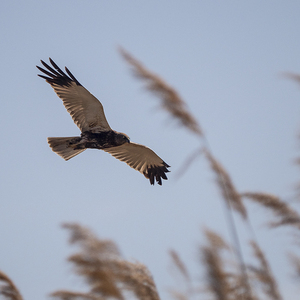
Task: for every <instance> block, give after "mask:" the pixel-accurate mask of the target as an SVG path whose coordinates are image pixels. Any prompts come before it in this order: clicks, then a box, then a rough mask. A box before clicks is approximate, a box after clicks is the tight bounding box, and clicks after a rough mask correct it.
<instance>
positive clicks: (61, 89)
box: [37, 59, 169, 185]
mask: <svg viewBox="0 0 300 300" xmlns="http://www.w3.org/2000/svg"><path fill="white" fill-rule="evenodd" d="M41 62H42V64H43V65H44V67H46V69H47V70H45V69H43V68H41V67H38V66H37V68H38V69H39V70H40V71H42V72H43V73H45V74H46V75H47V76H48V77H46V76H44V75H39V76H40V77H42V78H44V79H46V81H47V82H48V83H49V84H50V85H51V86H52V87H53V89H54V91H55V92H56V94H57V95H58V96H59V97H60V98H61V99H62V101H63V104H64V106H65V107H66V109H67V111H68V112H69V113H70V114H71V116H72V119H73V121H74V122H75V124H76V125H77V126H78V127H79V129H80V130H81V135H80V136H77V137H50V138H48V143H49V145H50V147H51V148H52V150H53V151H54V152H56V153H57V154H58V155H60V156H61V157H62V158H63V159H65V160H69V159H70V158H72V157H74V156H76V155H78V154H79V153H81V152H83V151H84V150H86V149H88V148H91V149H100V150H104V151H105V152H108V153H110V154H111V155H113V156H114V157H115V158H117V159H119V160H121V161H124V162H126V163H127V164H128V165H129V166H130V167H132V168H134V169H136V170H137V171H139V172H141V173H142V174H144V176H145V177H146V178H148V179H149V180H150V183H151V184H154V182H155V179H156V181H157V183H158V184H160V185H161V184H162V182H161V178H163V179H167V176H166V174H165V173H166V172H169V170H168V169H167V168H168V167H169V165H168V164H166V163H165V162H164V161H163V160H162V159H161V158H160V157H159V156H157V154H156V153H155V152H153V151H152V150H151V149H149V148H148V147H146V146H143V145H140V144H136V143H131V142H130V139H129V137H128V136H127V135H126V134H124V133H120V132H117V131H115V130H112V129H111V128H110V126H109V124H108V122H107V120H106V117H105V114H104V110H103V106H102V104H101V103H100V101H99V100H98V99H97V98H96V97H94V96H93V95H92V94H91V93H90V92H89V91H88V90H86V89H85V88H84V87H83V86H82V85H81V84H80V83H79V82H78V81H77V79H76V78H75V77H74V76H73V74H72V73H71V72H70V71H69V70H68V69H67V68H66V72H67V74H68V75H69V76H68V75H66V74H65V73H64V72H63V71H62V70H61V69H60V68H59V67H58V66H57V65H56V64H55V63H54V62H53V60H51V59H50V62H51V64H52V66H53V67H54V69H53V68H52V67H50V66H49V65H48V64H46V63H45V62H43V61H41Z"/></svg>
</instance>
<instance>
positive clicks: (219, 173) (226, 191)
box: [205, 151, 247, 219]
mask: <svg viewBox="0 0 300 300" xmlns="http://www.w3.org/2000/svg"><path fill="white" fill-rule="evenodd" d="M205 153H206V157H207V159H208V161H209V162H210V165H211V169H212V170H213V171H214V172H215V174H216V181H217V184H218V187H219V188H220V190H221V193H222V195H223V198H224V199H225V200H226V201H227V203H228V205H230V207H233V208H234V209H235V210H236V211H237V212H238V213H239V214H240V215H241V216H242V217H243V218H244V219H247V210H246V208H245V206H244V204H243V202H242V198H241V196H240V194H239V193H238V192H237V190H236V188H235V186H234V184H233V182H232V180H231V178H230V176H229V174H228V173H227V171H226V170H225V169H224V168H223V166H222V165H221V164H220V163H219V162H218V161H217V160H216V159H215V158H214V157H213V155H212V154H211V153H210V152H208V151H206V152H205Z"/></svg>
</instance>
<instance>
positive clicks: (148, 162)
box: [103, 143, 169, 185]
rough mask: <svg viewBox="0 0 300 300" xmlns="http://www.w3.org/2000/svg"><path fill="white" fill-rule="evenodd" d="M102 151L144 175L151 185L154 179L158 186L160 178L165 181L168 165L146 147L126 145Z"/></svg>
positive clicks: (133, 144) (132, 144)
mask: <svg viewBox="0 0 300 300" xmlns="http://www.w3.org/2000/svg"><path fill="white" fill-rule="evenodd" d="M103 150H104V151H105V152H108V153H109V154H111V155H112V156H114V157H115V158H117V159H119V160H121V161H124V162H125V163H127V164H128V165H129V166H130V167H132V168H133V169H135V170H137V171H139V172H141V173H142V174H144V175H145V177H146V178H148V179H150V183H151V184H154V178H155V179H156V181H157V182H158V184H160V185H161V178H163V179H167V176H166V174H165V173H166V172H169V170H168V169H167V167H169V165H168V164H166V163H165V162H164V161H163V160H162V159H161V158H160V157H159V156H158V155H157V154H156V153H155V152H154V151H152V150H151V149H150V148H148V147H146V146H143V145H140V144H135V143H126V144H123V145H121V146H117V147H113V148H106V149H103Z"/></svg>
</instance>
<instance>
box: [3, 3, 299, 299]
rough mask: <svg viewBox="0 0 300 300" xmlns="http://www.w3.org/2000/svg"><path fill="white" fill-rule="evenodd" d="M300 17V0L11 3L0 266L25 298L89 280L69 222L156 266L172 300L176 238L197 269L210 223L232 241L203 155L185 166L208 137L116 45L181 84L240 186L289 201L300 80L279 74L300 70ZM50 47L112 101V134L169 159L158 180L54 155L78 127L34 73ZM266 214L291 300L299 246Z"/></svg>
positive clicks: (259, 220)
mask: <svg viewBox="0 0 300 300" xmlns="http://www.w3.org/2000/svg"><path fill="white" fill-rule="evenodd" d="M299 13H300V2H299V1H165V0H160V1H157V0H154V1H149V2H146V1H91V0H90V1H57V0H52V1H37V0H32V1H15V0H13V1H2V2H1V4H0V40H1V47H0V54H1V71H0V81H1V89H0V99H1V109H0V124H1V133H0V134H1V147H0V154H1V156H0V157H1V169H0V177H1V178H0V182H1V183H0V185H1V200H0V201H1V202H0V203H1V204H0V207H1V209H0V241H1V243H0V269H1V270H3V271H4V272H6V273H7V274H8V275H9V276H10V277H11V278H12V279H13V280H14V281H15V283H16V284H17V286H18V287H19V289H20V290H21V292H22V294H23V296H24V297H25V299H32V300H38V299H42V298H43V297H45V296H46V295H47V294H49V293H50V292H52V291H54V290H56V289H67V288H69V289H75V290H80V288H81V287H82V284H81V283H80V280H78V279H76V278H75V277H73V276H72V275H71V274H72V272H71V268H70V266H69V265H68V264H67V262H66V260H65V259H66V257H67V255H68V254H70V253H71V250H72V249H71V248H70V247H69V246H68V245H67V234H66V232H64V231H63V230H62V229H61V228H60V224H61V223H62V222H68V221H75V222H79V223H81V224H82V225H86V226H88V227H90V228H92V229H93V230H94V231H95V232H96V233H97V234H99V236H101V237H104V238H111V239H113V240H115V242H116V243H117V244H118V245H119V246H120V248H121V249H122V252H123V254H124V256H125V257H126V258H129V259H131V258H133V259H137V260H138V261H140V262H142V263H144V264H146V265H147V266H148V268H149V269H150V271H151V272H152V274H153V276H154V280H155V282H156V283H157V285H158V288H159V292H160V294H161V296H162V297H163V298H165V299H167V298H168V294H167V288H168V287H170V286H172V285H173V286H175V284H176V281H174V280H173V278H172V276H171V274H170V273H171V272H170V270H171V269H170V259H169V257H168V250H169V249H171V248H174V249H175V250H177V251H178V252H179V253H180V254H181V255H182V257H183V258H184V260H185V261H186V263H187V264H188V266H189V267H190V268H191V269H192V270H193V271H194V274H195V276H196V277H197V276H198V277H197V278H199V276H200V275H199V270H200V268H198V267H196V265H195V262H196V261H197V253H198V252H197V245H198V244H200V243H201V242H203V236H202V233H201V228H202V227H203V226H207V227H211V228H213V229H215V230H217V231H218V232H220V233H222V234H224V235H225V236H226V237H228V228H227V225H226V222H225V217H224V211H223V203H222V200H221V198H220V197H219V194H218V191H217V188H216V187H215V185H214V181H213V178H214V177H213V174H212V173H211V171H210V170H209V168H208V165H207V163H206V162H205V160H204V159H203V158H201V159H199V160H198V161H196V162H195V163H194V164H193V165H192V166H191V167H190V168H189V170H188V171H187V172H186V173H185V174H184V175H183V176H182V177H181V178H180V179H178V180H177V179H176V176H175V174H176V171H178V170H179V169H180V168H181V166H182V163H183V162H184V161H185V159H186V158H187V157H188V156H189V155H190V154H191V153H192V152H193V151H194V150H195V149H196V147H198V146H199V141H197V139H196V138H195V137H194V136H192V135H191V134H190V133H188V132H187V131H186V130H184V129H182V128H180V127H178V126H177V124H176V122H174V121H173V120H172V119H171V118H170V117H169V116H168V115H166V114H165V113H163V112H161V111H160V110H159V109H157V107H158V105H157V104H158V102H157V100H156V99H155V98H154V97H153V96H152V95H150V94H148V93H147V92H145V91H144V90H143V89H142V84H141V83H140V82H139V81H137V80H136V79H134V78H133V77H132V75H131V73H130V70H129V67H128V65H126V63H125V62H124V61H123V60H122V58H121V56H120V55H119V53H118V52H117V47H118V46H122V47H124V48H125V49H127V50H128V51H129V52H130V53H131V54H132V55H134V56H135V57H136V58H137V59H139V60H140V61H142V62H143V63H144V64H145V65H146V66H147V67H148V68H149V69H150V70H152V71H154V72H155V73H157V74H159V75H160V76H162V77H163V78H164V79H165V80H166V81H167V82H168V83H169V84H170V85H172V86H174V87H175V88H176V89H177V90H178V92H179V93H180V95H181V96H182V97H183V98H184V99H185V101H186V102H187V103H188V106H189V108H190V109H191V111H192V112H193V114H194V115H195V117H196V118H197V119H198V120H199V122H200V124H201V126H202V128H203V129H204V131H205V133H206V136H207V138H208V140H209V143H210V146H211V148H212V150H213V153H214V154H215V156H216V157H217V158H218V159H219V160H220V161H221V163H222V164H223V165H224V166H225V167H226V169H227V170H228V171H229V173H230V174H231V176H232V179H233V181H234V182H235V184H236V187H237V188H238V189H239V190H240V191H246V190H251V191H266V192H270V193H274V194H278V195H280V196H282V197H285V198H286V199H291V197H292V196H293V194H294V186H295V184H296V183H297V182H298V181H299V173H298V170H297V168H296V167H295V166H294V164H293V160H294V159H295V158H296V157H297V156H298V153H299V151H298V150H299V144H298V142H297V139H296V137H297V134H298V133H299V129H300V116H299V112H300V102H299V99H300V89H299V87H298V86H297V84H295V83H293V82H292V81H289V80H287V79H285V78H284V77H283V76H282V73H283V72H286V71H291V72H296V73H300V59H299V57H300V43H299V36H300V21H299ZM48 57H51V58H52V59H53V60H54V61H55V62H56V63H57V64H58V65H59V66H60V67H64V66H67V67H68V68H69V69H70V70H71V72H72V73H73V74H74V75H75V76H76V78H77V79H78V81H79V82H80V83H81V84H82V85H84V86H85V87H86V88H87V89H88V90H89V91H90V92H91V93H93V94H94V95H95V96H96V97H97V98H98V99H99V100H100V101H101V102H102V104H103V106H104V109H105V113H106V116H107V119H108V121H109V123H110V125H111V127H112V128H113V129H115V130H118V131H121V132H125V133H126V134H128V135H129V136H130V138H131V140H132V141H134V142H137V143H141V144H144V145H147V146H148V147H151V148H152V149H153V150H154V151H155V152H157V153H158V154H159V155H160V156H161V157H162V158H163V159H164V160H165V161H166V162H167V163H168V164H170V165H171V166H172V167H171V173H169V180H168V181H164V182H163V186H162V187H160V186H157V185H155V186H154V187H153V186H150V184H149V182H148V181H147V180H146V179H145V178H144V177H143V176H142V175H141V174H139V173H138V172H136V171H134V170H132V169H131V168H129V167H128V166H127V165H125V164H124V163H121V162H119V161H117V160H116V159H114V158H112V157H111V156H110V155H108V154H107V153H104V152H101V151H96V150H88V151H85V152H84V153H82V154H80V155H79V156H78V157H76V158H74V159H72V160H70V161H68V162H65V161H63V160H62V159H61V158H60V157H59V156H57V155H56V154H54V153H53V152H52V151H51V149H50V148H49V147H48V144H47V137H48V136H73V135H78V134H79V130H78V128H77V127H76V125H75V124H74V123H73V122H72V119H71V117H70V116H69V115H68V113H67V112H66V110H65V109H64V107H63V105H62V103H61V100H60V99H59V98H58V97H57V96H56V95H55V93H54V92H53V90H52V89H51V88H50V86H49V85H48V84H46V83H45V82H44V81H43V80H42V79H41V78H39V77H37V76H36V74H37V73H38V70H37V69H36V67H35V66H36V65H37V64H40V62H39V60H40V59H43V60H45V61H46V60H48ZM248 207H249V206H248ZM266 215H267V214H265V213H264V211H263V210H262V209H261V208H258V207H257V206H255V207H251V208H250V218H251V221H252V224H253V225H254V228H255V231H256V234H257V237H258V241H259V242H260V244H261V246H262V248H263V249H264V250H265V251H266V253H267V255H268V258H269V259H270V261H271V263H272V266H273V270H274V272H275V274H276V276H277V277H278V278H279V279H280V284H281V286H280V288H281V290H282V292H283V294H284V295H285V299H295V295H296V294H298V293H299V290H297V289H296V288H295V287H294V286H293V285H291V283H292V279H290V277H289V276H291V270H290V269H289V268H287V261H286V260H285V256H284V254H285V253H286V250H287V249H289V247H283V246H282V245H284V244H287V243H288V242H290V241H291V239H290V238H287V237H286V236H285V235H286V233H287V232H286V231H285V230H278V231H269V230H267V229H266V228H265V227H264V226H263V224H264V223H265V222H266V218H265V216H266ZM237 221H238V224H239V227H240V228H241V233H242V234H243V235H245V236H246V237H247V238H249V237H251V235H249V233H248V232H247V230H246V229H245V228H244V227H245V226H244V225H243V223H242V222H240V220H239V218H237Z"/></svg>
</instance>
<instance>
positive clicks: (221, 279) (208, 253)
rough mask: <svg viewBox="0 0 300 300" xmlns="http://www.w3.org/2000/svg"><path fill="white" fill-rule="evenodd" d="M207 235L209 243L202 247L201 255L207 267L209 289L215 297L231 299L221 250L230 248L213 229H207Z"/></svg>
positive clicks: (221, 299) (225, 299) (220, 299)
mask: <svg viewBox="0 0 300 300" xmlns="http://www.w3.org/2000/svg"><path fill="white" fill-rule="evenodd" d="M205 235H206V239H207V242H208V245H207V246H202V247H201V256H202V263H203V264H204V266H205V269H206V276H205V278H206V281H207V288H208V291H210V292H211V293H212V294H214V295H215V299H218V300H227V299H230V297H229V292H230V284H229V281H228V274H227V273H226V271H225V267H224V262H223V259H222V257H221V251H222V250H224V249H228V245H227V244H226V243H225V242H224V240H223V239H222V238H221V236H219V235H217V234H216V233H214V232H213V231H210V230H205Z"/></svg>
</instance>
